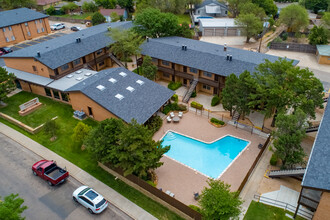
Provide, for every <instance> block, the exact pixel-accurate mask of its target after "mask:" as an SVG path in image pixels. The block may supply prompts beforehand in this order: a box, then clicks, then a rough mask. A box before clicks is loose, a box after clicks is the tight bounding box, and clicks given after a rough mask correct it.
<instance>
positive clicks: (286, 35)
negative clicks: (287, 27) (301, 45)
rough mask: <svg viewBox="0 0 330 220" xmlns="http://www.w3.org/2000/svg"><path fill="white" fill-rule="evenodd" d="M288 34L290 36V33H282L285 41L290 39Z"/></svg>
mask: <svg viewBox="0 0 330 220" xmlns="http://www.w3.org/2000/svg"><path fill="white" fill-rule="evenodd" d="M288 36H289V34H288V33H286V32H285V33H283V34H282V35H281V38H282V39H283V40H284V41H286V40H287V39H288Z"/></svg>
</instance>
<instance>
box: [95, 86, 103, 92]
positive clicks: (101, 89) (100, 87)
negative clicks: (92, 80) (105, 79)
mask: <svg viewBox="0 0 330 220" xmlns="http://www.w3.org/2000/svg"><path fill="white" fill-rule="evenodd" d="M96 88H97V89H98V90H100V91H103V90H105V87H104V86H102V85H98V86H96Z"/></svg>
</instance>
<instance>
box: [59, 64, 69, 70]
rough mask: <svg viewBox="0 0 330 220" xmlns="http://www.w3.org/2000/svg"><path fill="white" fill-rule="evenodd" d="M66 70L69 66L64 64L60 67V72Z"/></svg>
mask: <svg viewBox="0 0 330 220" xmlns="http://www.w3.org/2000/svg"><path fill="white" fill-rule="evenodd" d="M67 69H69V64H64V65H63V66H61V70H62V71H64V70H67Z"/></svg>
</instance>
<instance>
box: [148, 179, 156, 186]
mask: <svg viewBox="0 0 330 220" xmlns="http://www.w3.org/2000/svg"><path fill="white" fill-rule="evenodd" d="M146 182H147V183H148V184H149V185H151V186H153V187H156V186H157V185H156V184H155V183H154V182H152V181H151V180H147V181H146Z"/></svg>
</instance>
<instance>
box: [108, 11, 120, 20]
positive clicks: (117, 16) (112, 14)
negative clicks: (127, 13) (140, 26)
mask: <svg viewBox="0 0 330 220" xmlns="http://www.w3.org/2000/svg"><path fill="white" fill-rule="evenodd" d="M110 18H111V22H116V21H119V19H120V17H119V15H118V14H117V13H116V12H112V13H111V14H110Z"/></svg>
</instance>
